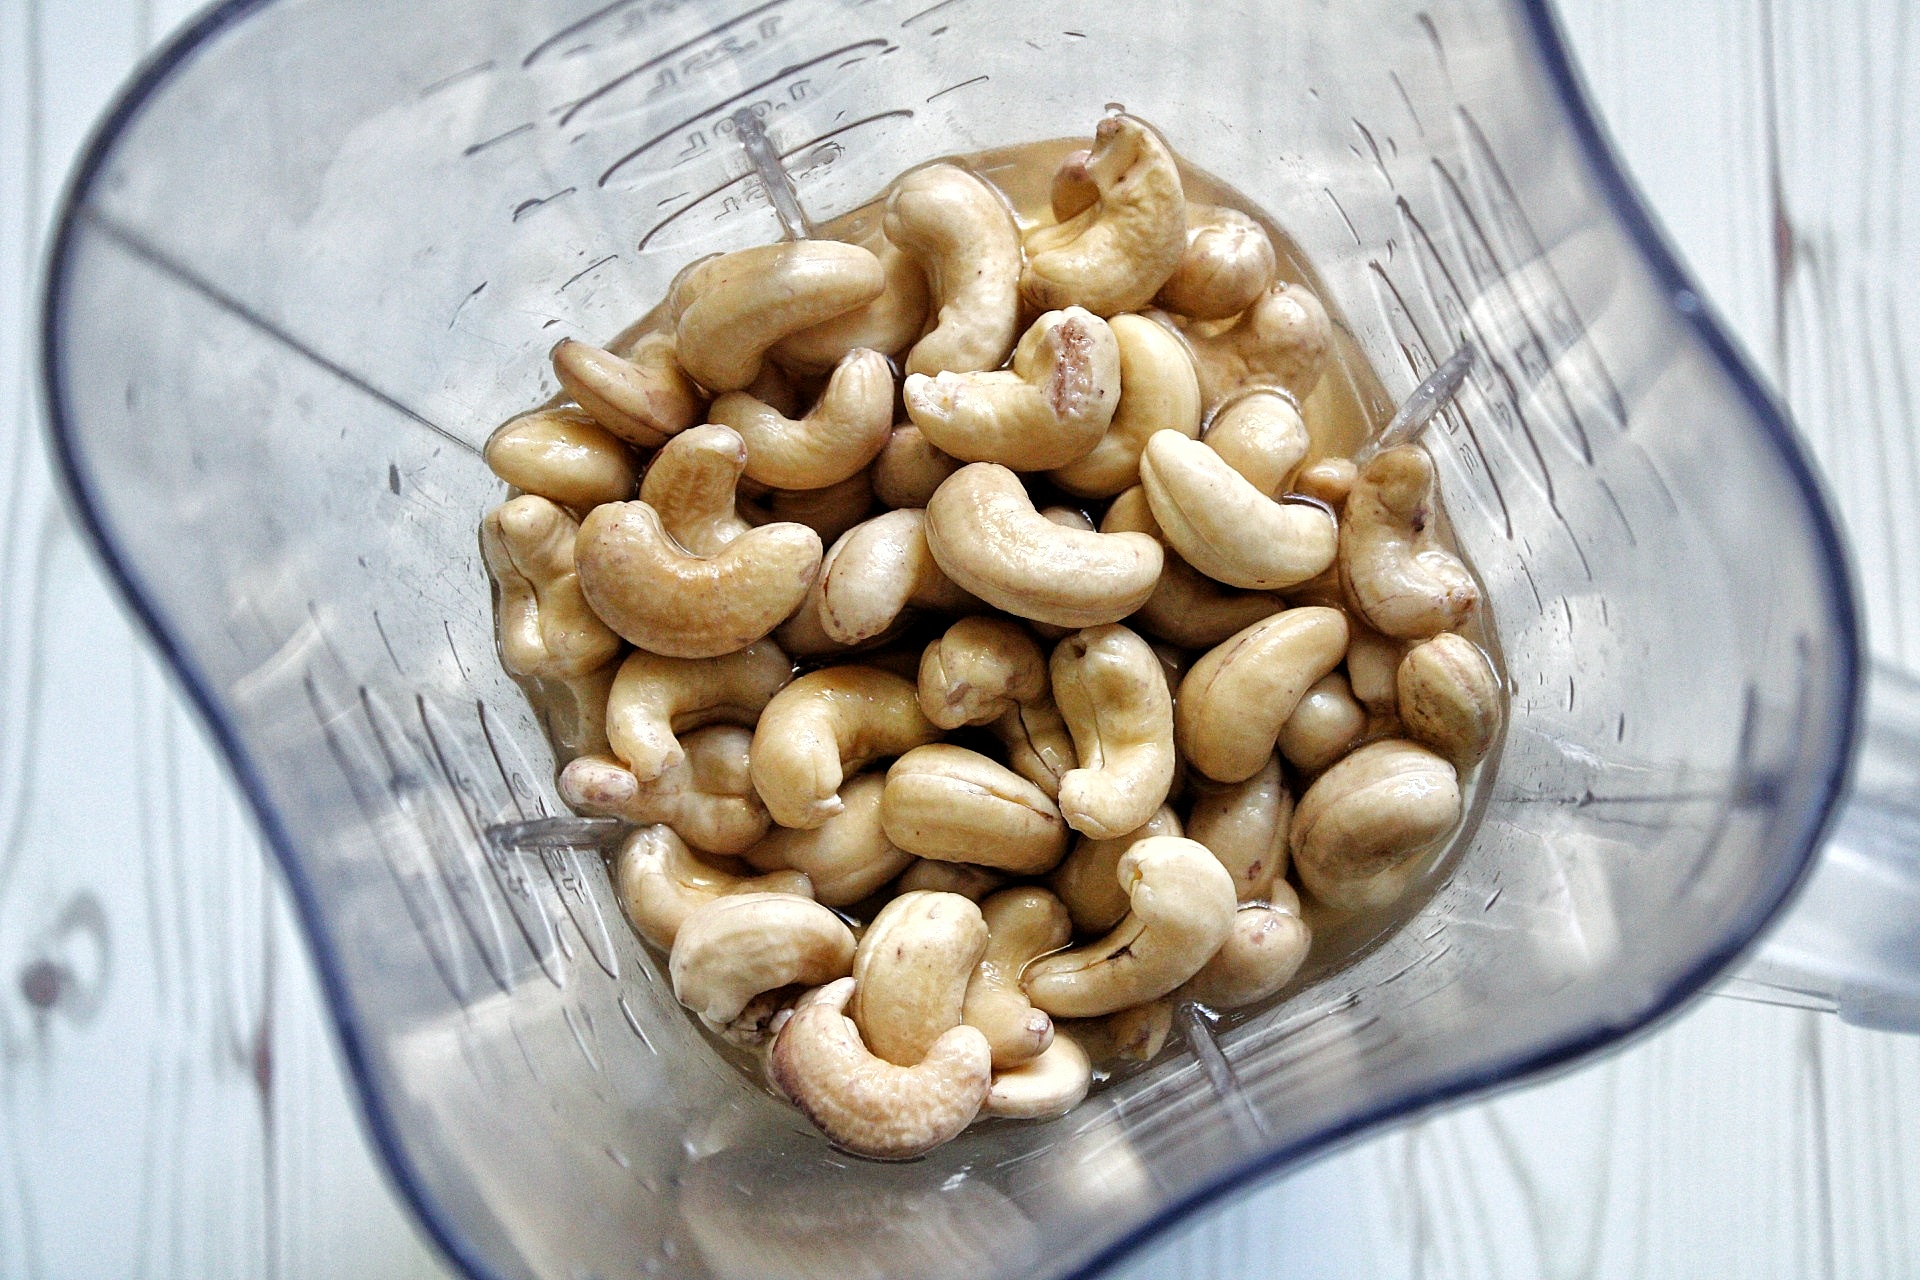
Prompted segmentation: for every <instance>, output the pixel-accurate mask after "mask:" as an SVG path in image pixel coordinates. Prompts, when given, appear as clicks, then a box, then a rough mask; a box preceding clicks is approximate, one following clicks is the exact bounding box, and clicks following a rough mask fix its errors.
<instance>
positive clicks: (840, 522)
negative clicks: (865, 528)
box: [767, 471, 873, 547]
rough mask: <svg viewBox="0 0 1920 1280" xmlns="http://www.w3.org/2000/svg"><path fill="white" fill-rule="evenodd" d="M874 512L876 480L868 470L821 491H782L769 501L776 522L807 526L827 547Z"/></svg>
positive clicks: (769, 508)
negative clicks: (874, 486)
mask: <svg viewBox="0 0 1920 1280" xmlns="http://www.w3.org/2000/svg"><path fill="white" fill-rule="evenodd" d="M872 510H873V480H872V478H871V476H870V475H869V474H868V473H867V472H865V471H857V472H855V473H854V474H852V475H850V476H848V477H847V478H846V479H845V480H842V481H840V482H839V483H838V484H830V485H827V486H826V487H825V488H821V489H779V490H776V491H775V492H774V493H773V494H771V495H770V496H769V497H768V499H767V511H768V513H769V514H770V515H771V516H772V518H773V519H775V520H788V521H791V522H793V523H794V524H803V525H805V526H807V528H809V529H811V530H813V531H814V532H815V533H817V534H819V535H820V542H821V545H822V546H828V547H830V546H832V545H833V544H834V542H835V541H837V540H838V539H839V537H840V535H841V534H843V533H845V532H846V531H847V530H849V529H851V528H853V526H855V525H857V524H859V523H860V522H861V521H862V520H865V519H866V518H867V514H868V512H870V511H872Z"/></svg>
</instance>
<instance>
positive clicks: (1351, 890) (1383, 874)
mask: <svg viewBox="0 0 1920 1280" xmlns="http://www.w3.org/2000/svg"><path fill="white" fill-rule="evenodd" d="M1459 821H1460V786H1459V780H1458V776H1457V775H1456V774H1455V773H1454V769H1453V766H1452V765H1450V764H1448V763H1447V762H1446V761H1445V760H1442V759H1441V758H1440V757H1439V756H1437V755H1435V754H1433V752H1431V751H1429V750H1427V749H1426V748H1425V747H1422V746H1417V745H1415V744H1414V743H1411V742H1407V741H1405V740H1403V739H1398V738H1390V739H1388V740H1386V741H1384V742H1373V743H1369V744H1367V745H1366V746H1364V747H1362V748H1360V749H1359V750H1358V751H1356V752H1354V753H1353V754H1352V755H1350V756H1348V757H1347V758H1346V759H1344V760H1342V761H1341V762H1340V763H1338V764H1336V765H1334V766H1333V767H1332V768H1331V769H1328V770H1327V771H1326V772H1325V773H1323V774H1321V775H1320V776H1319V778H1317V779H1315V781H1314V784H1313V785H1312V786H1310V787H1308V788H1307V793H1306V794H1305V795H1303V796H1301V797H1300V807H1299V808H1298V809H1297V810H1296V811H1295V812H1294V815H1293V830H1292V833H1291V834H1290V835H1289V837H1288V841H1289V843H1290V844H1291V846H1292V848H1293V864H1294V867H1295V868H1296V869H1297V870H1298V871H1299V873H1300V883H1301V884H1302V885H1304V886H1306V889H1307V892H1308V893H1311V894H1312V895H1313V896H1314V897H1316V898H1318V899H1320V901H1322V902H1324V903H1326V904H1327V905H1328V906H1330V907H1336V908H1339V909H1341V910H1344V911H1361V910H1366V909H1368V908H1371V907H1381V906H1386V905H1387V904H1388V903H1391V902H1392V901H1393V900H1394V899H1395V898H1397V897H1399V896H1400V894H1401V893H1402V892H1404V890H1405V889H1406V880H1405V878H1404V876H1402V875H1399V874H1397V873H1399V872H1400V871H1401V870H1402V869H1403V868H1404V867H1405V866H1407V865H1409V864H1410V863H1412V862H1413V860H1414V859H1415V857H1416V856H1417V855H1419V854H1421V853H1424V852H1426V851H1428V850H1430V849H1432V848H1433V846H1434V845H1435V844H1437V843H1438V842H1439V840H1440V839H1441V837H1443V836H1445V835H1446V834H1447V833H1448V832H1449V831H1451V830H1453V828H1454V824H1455V823H1457V822H1459Z"/></svg>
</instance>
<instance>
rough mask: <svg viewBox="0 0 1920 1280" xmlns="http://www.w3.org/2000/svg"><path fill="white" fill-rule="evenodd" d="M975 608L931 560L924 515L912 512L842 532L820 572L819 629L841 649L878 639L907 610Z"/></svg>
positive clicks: (886, 516)
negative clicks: (843, 645) (844, 645)
mask: <svg viewBox="0 0 1920 1280" xmlns="http://www.w3.org/2000/svg"><path fill="white" fill-rule="evenodd" d="M978 604H979V602H978V601H977V600H975V599H974V598H973V597H972V596H971V595H969V594H968V593H967V592H966V591H964V590H962V589H961V588H959V587H958V586H956V585H955V584H954V582H953V580H952V579H951V578H949V577H948V576H947V575H946V574H945V573H943V572H942V571H941V568H940V565H939V564H937V563H936V562H935V561H934V558H933V555H932V553H931V552H930V551H929V550H928V546H927V517H926V513H925V512H923V511H916V510H913V509H911V508H907V509H904V510H900V511H889V512H887V513H885V514H884V515H877V516H875V517H873V519H871V520H865V521H862V522H861V523H859V524H857V525H855V526H854V527H853V528H851V529H849V530H847V531H846V532H845V533H844V534H842V535H840V540H839V541H837V542H835V543H834V544H833V549H832V550H831V551H829V552H828V553H827V556H826V561H825V563H824V564H823V565H822V567H821V572H820V588H819V604H818V609H819V614H820V624H821V626H822V628H823V629H824V630H825V631H826V633H827V635H829V636H831V637H832V638H833V639H834V640H835V641H837V642H839V643H840V644H859V643H860V642H861V641H863V640H871V639H873V638H874V637H876V636H879V635H881V634H882V633H883V632H885V631H886V630H887V628H889V627H891V626H892V625H893V624H894V622H895V620H897V619H898V618H899V617H900V615H901V614H902V613H904V612H905V611H906V610H907V609H910V608H920V609H937V610H944V611H949V612H951V611H954V610H959V609H965V608H969V607H977V606H978Z"/></svg>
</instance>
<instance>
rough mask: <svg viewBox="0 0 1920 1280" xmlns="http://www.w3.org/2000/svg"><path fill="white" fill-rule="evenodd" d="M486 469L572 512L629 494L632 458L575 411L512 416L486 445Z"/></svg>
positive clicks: (618, 442)
mask: <svg viewBox="0 0 1920 1280" xmlns="http://www.w3.org/2000/svg"><path fill="white" fill-rule="evenodd" d="M487 465H488V466H489V467H492V468H493V474H495V475H497V476H499V477H500V478H501V479H502V480H505V481H506V482H507V483H508V484H510V485H512V486H513V487H514V488H516V489H521V490H524V491H526V492H527V493H537V494H539V495H540V496H541V497H543V498H551V499H552V500H553V501H555V502H557V503H559V504H560V505H561V506H563V507H572V508H573V509H574V510H576V511H586V510H590V509H591V508H593V507H596V506H598V505H599V504H600V503H602V502H624V501H626V500H627V499H628V498H631V497H632V496H633V486H634V481H635V473H634V468H633V455H632V454H631V453H629V452H628V451H627V446H626V445H625V444H623V443H622V442H621V440H620V437H618V436H616V435H614V434H613V433H612V432H611V431H608V430H607V429H606V428H605V427H603V426H601V425H600V424H599V423H597V422H595V421H594V420H593V419H592V418H590V417H588V416H587V415H586V414H585V413H582V412H581V411H580V410H578V409H542V410H540V411H539V412H537V413H526V414H522V415H521V416H519V417H518V418H515V419H514V420H513V421H512V422H509V423H507V424H506V425H505V426H504V427H501V428H500V429H499V430H498V431H496V432H494V433H493V436H492V437H491V438H490V439H489V440H488V441H487Z"/></svg>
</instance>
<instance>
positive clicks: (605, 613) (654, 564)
mask: <svg viewBox="0 0 1920 1280" xmlns="http://www.w3.org/2000/svg"><path fill="white" fill-rule="evenodd" d="M820 554H821V547H820V535H819V534H817V533H815V532H814V531H813V530H811V529H809V528H807V527H806V526H804V525H797V524H769V525H762V526H761V527H760V528H758V529H754V530H751V531H749V532H747V533H743V534H741V535H740V536H739V537H738V538H735V539H734V540H733V541H732V542H730V543H728V544H727V545H726V546H725V547H722V548H721V549H720V551H719V552H718V553H716V554H714V555H712V556H696V555H690V554H688V553H687V552H686V551H685V550H683V549H682V548H681V546H680V544H679V543H677V542H675V541H674V540H673V538H672V537H671V535H669V534H668V533H667V531H666V530H665V529H663V528H662V527H661V526H660V516H659V514H658V513H657V512H655V511H654V509H653V508H652V507H650V506H648V505H647V504H646V503H644V502H609V503H607V504H606V505H604V506H599V507H595V508H594V509H593V510H592V512H590V513H589V514H588V516H587V518H586V519H585V520H584V521H582V522H581V524H580V538H579V543H578V550H577V552H576V557H577V563H578V566H579V572H580V587H581V590H582V591H583V592H585V594H586V598H587V603H588V604H590V605H592V606H593V611H594V612H595V613H597V614H599V615H600V617H601V618H602V619H604V620H605V621H606V623H607V625H608V626H610V627H612V628H613V629H614V630H615V631H616V632H618V633H619V634H620V636H621V637H622V638H623V639H625V640H627V641H629V642H630V643H632V644H633V645H635V646H637V647H639V648H642V649H646V650H648V651H650V652H652V653H659V654H665V655H667V656H669V657H676V658H713V657H718V656H720V655H721V654H726V653H733V652H734V651H736V650H739V649H744V648H746V647H747V646H748V645H750V644H752V643H753V642H754V641H755V640H758V639H760V638H761V637H762V636H764V635H766V634H767V633H768V632H770V631H772V630H773V629H774V628H775V627H777V626H779V625H780V623H781V622H783V621H785V620H786V618H787V616H788V615H789V614H791V613H792V612H793V611H794V610H795V609H796V608H798V607H799V605H800V601H801V600H802V599H804V598H805V597H806V594H807V588H808V587H809V586H811V585H812V584H813V579H814V577H815V575H817V574H818V573H819V572H820Z"/></svg>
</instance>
